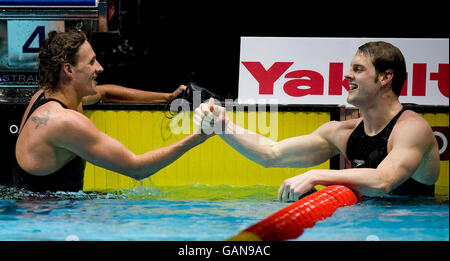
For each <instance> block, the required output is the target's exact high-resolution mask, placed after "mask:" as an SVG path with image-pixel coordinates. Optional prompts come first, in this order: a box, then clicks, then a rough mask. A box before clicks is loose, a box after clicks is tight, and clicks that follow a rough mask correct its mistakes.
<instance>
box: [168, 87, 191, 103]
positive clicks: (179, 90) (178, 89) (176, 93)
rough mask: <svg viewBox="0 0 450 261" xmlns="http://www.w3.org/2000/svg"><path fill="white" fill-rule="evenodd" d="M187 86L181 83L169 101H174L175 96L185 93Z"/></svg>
mask: <svg viewBox="0 0 450 261" xmlns="http://www.w3.org/2000/svg"><path fill="white" fill-rule="evenodd" d="M186 88H187V87H186V85H180V86H179V87H178V88H177V89H176V90H175V91H174V92H172V94H171V95H170V98H169V101H172V100H174V99H175V98H177V97H178V96H179V95H180V94H181V93H183V91H185V90H186Z"/></svg>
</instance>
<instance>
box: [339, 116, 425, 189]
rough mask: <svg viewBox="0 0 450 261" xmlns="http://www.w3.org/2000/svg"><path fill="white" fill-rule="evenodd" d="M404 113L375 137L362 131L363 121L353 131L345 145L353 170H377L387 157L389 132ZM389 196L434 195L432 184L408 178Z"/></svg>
mask: <svg viewBox="0 0 450 261" xmlns="http://www.w3.org/2000/svg"><path fill="white" fill-rule="evenodd" d="M404 111H405V109H402V110H401V111H400V112H399V113H398V114H397V115H396V116H395V117H394V118H393V119H392V120H391V121H390V122H389V124H388V125H387V126H386V127H385V128H384V129H383V130H382V131H381V132H380V133H378V134H377V135H375V136H368V135H367V134H366V133H365V131H364V121H361V123H360V124H359V125H358V126H357V127H356V128H355V130H353V132H352V134H351V135H350V137H349V139H348V143H347V158H348V159H349V161H350V162H351V165H352V167H353V168H377V167H378V164H380V162H381V161H382V160H383V159H384V158H385V157H386V156H387V154H388V151H387V144H388V140H389V136H390V135H391V131H392V129H393V128H394V125H395V123H396V122H397V120H398V118H399V117H400V115H401V114H402V113H403V112H404ZM389 194H391V195H410V196H412V195H423V196H433V195H434V184H433V185H426V184H422V183H420V182H418V181H416V180H414V179H413V178H408V179H407V180H406V181H405V182H403V183H402V184H401V185H400V186H398V187H397V188H395V189H394V190H393V191H392V192H391V193H389Z"/></svg>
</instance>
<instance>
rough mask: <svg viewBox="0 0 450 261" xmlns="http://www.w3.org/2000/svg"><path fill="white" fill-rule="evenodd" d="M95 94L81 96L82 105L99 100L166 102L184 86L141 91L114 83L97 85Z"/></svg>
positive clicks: (111, 101)
mask: <svg viewBox="0 0 450 261" xmlns="http://www.w3.org/2000/svg"><path fill="white" fill-rule="evenodd" d="M96 88H97V94H94V95H90V96H86V97H84V98H83V105H91V104H95V103H97V102H99V101H100V100H102V101H104V102H110V103H167V102H169V101H171V100H173V98H175V97H177V96H178V94H180V93H181V92H182V91H183V90H184V89H185V88H186V86H184V85H181V86H180V87H178V88H177V89H176V90H175V91H174V92H172V93H163V92H151V91H142V90H138V89H132V88H127V87H123V86H120V85H114V84H104V85H97V87H96Z"/></svg>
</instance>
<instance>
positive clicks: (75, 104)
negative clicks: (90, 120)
mask: <svg viewBox="0 0 450 261" xmlns="http://www.w3.org/2000/svg"><path fill="white" fill-rule="evenodd" d="M44 92H45V94H44V95H45V98H47V99H50V98H52V99H57V100H58V101H60V102H62V103H63V104H64V105H66V106H67V108H68V109H72V110H78V109H79V107H80V104H81V101H82V98H83V97H81V96H80V95H78V94H77V92H76V91H75V90H74V88H72V87H70V86H64V87H63V86H59V87H58V88H57V89H56V90H54V91H49V90H47V91H44Z"/></svg>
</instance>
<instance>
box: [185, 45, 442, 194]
mask: <svg viewBox="0 0 450 261" xmlns="http://www.w3.org/2000/svg"><path fill="white" fill-rule="evenodd" d="M344 76H345V78H346V79H348V81H349V85H350V90H349V94H348V97H347V101H348V103H350V104H353V105H354V106H356V107H358V108H359V110H360V112H361V114H362V117H361V118H358V119H352V120H347V121H340V122H337V121H332V122H328V123H325V124H323V125H322V126H320V127H319V128H318V129H316V130H315V131H314V132H312V133H311V134H308V135H304V136H298V137H292V138H288V139H285V140H281V141H279V142H275V141H273V140H270V139H268V138H266V137H264V136H262V135H259V134H256V133H254V132H251V131H248V130H245V129H242V128H241V127H238V126H236V125H235V124H233V123H232V122H231V121H230V120H229V119H228V118H227V115H226V113H225V108H223V107H220V106H217V105H213V102H214V101H213V100H212V99H211V100H210V102H209V103H203V104H201V105H200V106H199V107H198V108H197V109H196V112H195V116H194V122H195V123H196V125H197V126H199V128H204V129H205V132H207V133H211V132H212V130H207V129H208V128H211V129H214V130H215V131H216V132H217V130H216V129H217V128H213V127H211V126H224V127H223V128H222V129H221V130H220V133H217V134H219V136H220V137H221V138H222V139H223V140H224V141H225V142H227V143H228V144H229V145H230V146H232V147H233V148H234V149H236V150H237V151H238V152H240V153H241V154H243V155H244V156H246V157H247V158H249V159H250V160H253V161H254V162H256V163H259V164H260V165H262V166H264V167H291V168H305V167H310V166H315V165H318V164H320V163H322V162H325V161H326V160H328V159H330V158H331V157H333V156H335V155H338V154H342V155H344V156H345V157H346V158H347V159H348V160H349V161H350V162H351V164H352V166H353V168H350V169H342V170H324V169H315V170H310V171H308V172H305V173H303V174H301V175H298V176H295V177H292V178H289V179H287V180H285V181H284V182H283V184H282V185H281V186H280V189H279V191H278V197H279V199H280V200H291V201H295V200H297V199H299V197H301V196H302V195H303V194H305V193H308V192H310V191H311V190H312V189H313V188H314V186H315V185H334V184H342V185H346V186H348V187H349V188H351V189H353V190H354V191H356V192H357V193H360V194H362V195H365V196H383V195H386V194H393V195H412V196H415V195H427V196H431V195H434V184H435V182H436V181H437V179H438V176H439V168H440V164H439V151H438V144H437V141H436V139H435V137H434V134H433V131H432V129H431V127H430V125H429V124H428V123H427V122H426V121H425V120H424V119H423V118H422V117H420V116H419V115H418V114H417V113H415V112H413V111H410V110H405V109H404V108H403V106H402V104H401V103H400V102H399V100H398V97H399V95H400V92H401V89H402V87H403V84H404V82H405V79H406V65H405V60H404V57H403V55H402V53H401V51H400V50H399V49H398V48H397V47H395V46H393V45H392V44H389V43H386V42H369V43H366V44H364V45H362V46H361V47H359V49H358V51H357V52H356V54H355V56H354V57H353V59H352V61H351V64H350V69H349V70H348V71H347V72H346V74H345V75H344ZM211 106H214V109H213V110H211ZM211 111H212V112H211ZM205 116H207V117H210V118H214V124H201V123H202V122H203V118H204V117H205Z"/></svg>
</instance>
